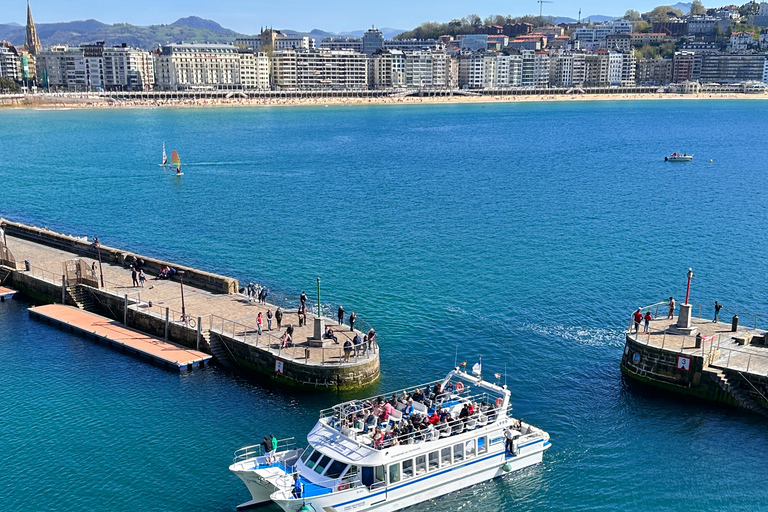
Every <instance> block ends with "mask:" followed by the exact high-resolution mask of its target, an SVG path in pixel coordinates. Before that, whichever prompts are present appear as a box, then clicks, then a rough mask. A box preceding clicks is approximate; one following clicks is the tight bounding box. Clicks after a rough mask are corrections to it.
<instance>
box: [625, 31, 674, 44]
mask: <svg viewBox="0 0 768 512" xmlns="http://www.w3.org/2000/svg"><path fill="white" fill-rule="evenodd" d="M629 35H630V38H631V39H630V43H631V44H632V46H642V45H644V44H660V43H662V42H664V40H665V39H666V38H667V35H666V34H663V33H661V32H658V33H654V32H641V33H637V32H633V33H631V34H629Z"/></svg>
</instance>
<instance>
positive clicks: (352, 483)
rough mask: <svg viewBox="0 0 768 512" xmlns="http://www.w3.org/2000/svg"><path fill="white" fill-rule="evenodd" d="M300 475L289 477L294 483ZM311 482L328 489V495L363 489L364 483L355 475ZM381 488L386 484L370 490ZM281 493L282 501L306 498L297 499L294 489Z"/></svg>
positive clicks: (287, 489)
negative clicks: (358, 488) (294, 478)
mask: <svg viewBox="0 0 768 512" xmlns="http://www.w3.org/2000/svg"><path fill="white" fill-rule="evenodd" d="M294 474H298V475H299V476H301V475H302V473H300V472H299V471H293V472H292V473H289V474H288V475H287V477H289V478H290V479H291V481H293V475H294ZM307 480H309V481H310V482H311V483H312V485H314V486H317V487H323V488H325V489H328V493H329V494H330V493H331V492H337V491H346V490H347V489H355V488H356V487H362V486H363V482H362V481H361V480H360V475H359V474H357V473H355V474H353V475H345V476H344V477H342V478H325V479H322V480H312V479H307ZM379 487H384V483H383V482H380V483H379V484H374V485H372V486H370V489H371V490H373V489H378V488H379ZM304 491H305V493H306V492H307V490H306V486H305V489H304ZM277 492H279V493H282V499H286V500H295V499H304V497H296V496H294V495H293V488H292V487H291V488H283V489H281V490H280V491H277Z"/></svg>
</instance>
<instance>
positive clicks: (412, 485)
mask: <svg viewBox="0 0 768 512" xmlns="http://www.w3.org/2000/svg"><path fill="white" fill-rule="evenodd" d="M536 445H537V446H535V448H533V449H531V450H528V451H527V453H525V454H522V453H521V454H519V455H517V456H505V454H504V452H500V453H496V454H493V455H489V456H486V457H484V458H482V457H481V458H478V459H475V460H470V461H468V462H467V463H465V464H464V465H462V466H456V467H450V468H445V469H442V470H438V471H435V472H434V473H428V474H425V475H422V476H418V477H415V478H412V479H410V480H408V481H406V482H401V483H398V484H396V485H394V486H389V487H388V488H382V489H377V490H373V491H371V490H369V489H368V488H367V487H365V486H362V487H357V488H354V489H349V490H345V491H340V492H334V493H331V494H326V495H322V496H318V497H309V498H305V499H280V498H279V497H278V496H277V495H276V494H282V493H281V492H278V493H276V494H273V495H272V500H273V501H274V502H275V503H276V504H277V505H278V506H279V507H280V508H282V509H283V510H285V511H290V512H298V510H299V509H301V507H302V506H307V508H309V510H315V511H317V512H321V511H323V510H334V511H336V512H351V511H353V510H354V511H355V512H362V511H367V510H376V511H377V512H394V511H396V510H402V509H404V508H406V507H410V506H412V505H416V504H418V503H422V502H424V501H429V500H432V499H435V498H438V497H440V496H444V495H446V494H449V493H452V492H455V491H458V490H461V489H465V488H467V487H471V486H473V485H477V484H481V483H483V482H487V481H489V480H492V479H494V478H498V477H500V476H503V475H505V474H508V473H514V472H516V471H520V470H521V469H524V468H527V467H530V466H533V465H536V464H539V463H540V462H541V461H542V458H543V453H544V451H545V450H546V449H547V448H549V442H548V441H545V440H540V441H538V442H537V443H536ZM507 464H508V466H507ZM505 466H506V468H505ZM283 496H284V495H283Z"/></svg>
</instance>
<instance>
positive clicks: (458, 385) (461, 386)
mask: <svg viewBox="0 0 768 512" xmlns="http://www.w3.org/2000/svg"><path fill="white" fill-rule="evenodd" d="M455 389H456V392H457V393H461V392H462V391H464V384H462V383H461V382H457V383H456V388H455Z"/></svg>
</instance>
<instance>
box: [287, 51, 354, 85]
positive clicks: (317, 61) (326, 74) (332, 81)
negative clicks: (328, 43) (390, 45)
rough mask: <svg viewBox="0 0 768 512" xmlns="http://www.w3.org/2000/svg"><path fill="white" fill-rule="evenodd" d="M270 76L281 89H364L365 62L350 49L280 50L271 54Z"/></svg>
mask: <svg viewBox="0 0 768 512" xmlns="http://www.w3.org/2000/svg"><path fill="white" fill-rule="evenodd" d="M272 79H273V80H272V84H273V86H274V87H275V88H277V89H281V90H298V91H311V90H328V89H332V90H352V89H367V88H368V62H367V59H366V56H365V55H364V54H362V53H357V52H351V51H342V50H319V49H315V50H281V51H278V52H274V54H273V57H272Z"/></svg>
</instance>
